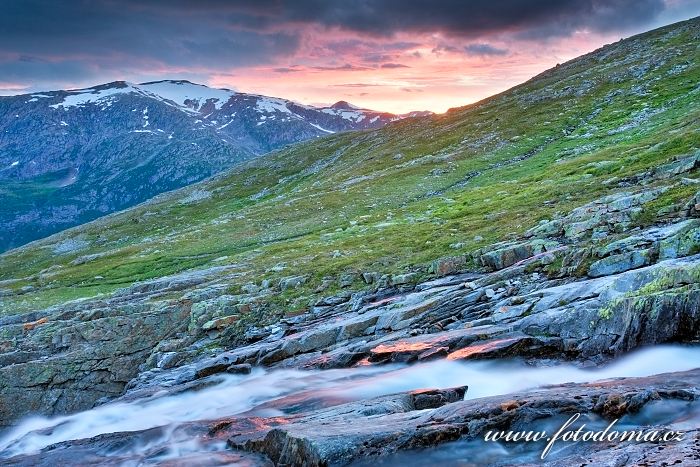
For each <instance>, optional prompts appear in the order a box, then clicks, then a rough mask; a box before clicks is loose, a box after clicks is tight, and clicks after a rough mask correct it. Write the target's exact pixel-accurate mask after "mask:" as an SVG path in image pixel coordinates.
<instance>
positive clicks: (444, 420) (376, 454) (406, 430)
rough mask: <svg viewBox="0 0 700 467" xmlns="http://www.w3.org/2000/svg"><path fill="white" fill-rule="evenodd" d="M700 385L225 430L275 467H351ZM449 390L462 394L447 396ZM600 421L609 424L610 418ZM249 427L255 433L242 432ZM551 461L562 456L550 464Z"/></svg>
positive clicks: (607, 410)
mask: <svg viewBox="0 0 700 467" xmlns="http://www.w3.org/2000/svg"><path fill="white" fill-rule="evenodd" d="M699 384H700V370H692V371H689V372H684V373H675V374H672V375H661V376H653V377H646V378H626V379H617V380H608V381H605V382H601V383H584V384H564V385H556V386H549V387H547V388H538V389H536V390H533V391H522V392H519V393H515V394H508V395H505V396H496V397H488V398H482V399H474V400H466V401H463V400H461V397H460V393H459V391H461V389H459V390H442V391H430V392H427V393H423V394H421V393H418V394H416V393H413V394H411V393H408V394H399V395H394V396H384V397H380V398H376V399H372V400H366V401H362V402H352V403H347V404H341V405H338V406H336V407H332V408H327V409H321V410H316V411H313V412H312V413H309V414H301V415H297V416H291V417H285V418H283V419H280V418H277V419H257V420H256V421H255V424H254V425H252V424H248V423H246V420H245V419H236V420H233V421H231V422H229V424H228V425H224V426H223V428H222V431H223V432H228V433H229V435H228V444H229V446H230V447H232V448H234V449H242V450H246V451H252V452H256V453H261V454H264V455H265V456H267V457H268V458H269V459H270V460H272V461H273V462H274V463H275V464H277V465H281V464H284V465H308V466H321V465H345V464H348V463H352V462H357V461H359V460H361V459H366V460H368V461H371V460H376V461H378V462H381V458H382V457H383V456H389V455H391V454H393V453H396V452H400V451H407V452H409V453H412V455H413V457H412V458H413V459H421V457H420V453H419V452H415V451H412V450H414V449H418V448H421V449H425V448H428V447H436V446H440V445H442V444H444V443H448V442H451V441H455V440H460V439H461V440H478V439H481V440H483V436H484V434H485V433H486V432H487V431H489V430H505V431H507V430H520V429H523V427H527V428H526V429H527V430H534V431H539V430H542V429H550V428H551V427H559V426H561V424H562V423H563V421H565V420H566V419H568V418H569V417H570V416H571V415H573V414H575V413H580V414H584V415H585V414H588V416H589V417H593V418H595V417H596V414H600V415H603V416H604V417H612V416H615V417H619V416H621V415H627V414H634V413H636V412H638V411H639V410H640V409H642V408H644V407H646V406H647V405H648V404H650V403H653V402H654V401H662V402H663V401H675V400H681V401H688V400H691V401H697V400H698V399H700V392H699V391H698V385H699ZM445 391H450V392H456V394H454V395H448V394H446V393H445ZM462 394H463V393H462ZM601 401H602V402H601ZM445 402H447V403H445ZM679 417H682V415H680V416H679ZM589 422H590V421H589ZM600 422H601V424H607V423H606V422H605V421H604V419H601V420H600ZM250 426H254V427H255V428H253V429H252V430H251V429H250V428H249V429H243V427H250ZM647 428H648V427H647ZM555 429H556V428H555ZM614 446H617V445H615V444H612V445H611V444H609V443H607V444H606V443H595V444H594V445H592V444H588V445H587V447H588V450H587V451H586V453H587V455H589V456H591V455H592V456H596V455H599V456H602V454H604V453H605V452H609V451H608V450H609V449H611V448H612V449H614ZM637 446H642V448H641V449H642V450H643V451H644V452H645V453H647V454H648V453H651V452H658V451H657V449H656V448H657V446H658V444H656V443H654V444H647V445H646V446H645V445H644V444H643V443H642V444H638V445H637ZM522 447H524V446H522ZM696 450H697V446H696ZM566 455H567V453H566V452H564V453H563V454H562V455H561V457H562V458H561V459H559V460H558V461H560V462H564V463H562V464H560V465H573V464H571V463H569V464H567V463H566V462H567V461H568V462H572V459H571V458H564V456H566ZM575 455H578V454H577V453H575ZM553 457H556V455H555V456H550V458H549V459H548V461H550V462H551V459H552V458H553ZM574 458H575V457H574Z"/></svg>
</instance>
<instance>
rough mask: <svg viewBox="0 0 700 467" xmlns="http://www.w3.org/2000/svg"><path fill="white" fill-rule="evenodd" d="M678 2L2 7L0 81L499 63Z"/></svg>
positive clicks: (375, 0)
mask: <svg viewBox="0 0 700 467" xmlns="http://www.w3.org/2000/svg"><path fill="white" fill-rule="evenodd" d="M684 1H685V0H676V1H671V0H538V1H532V0H501V1H498V2H496V1H493V0H470V1H468V2H467V1H464V0H441V1H435V0H354V1H352V2H348V1H347V0H236V1H228V0H199V1H197V2H193V1H191V0H149V1H147V2H144V1H142V0H92V1H90V2H84V1H74V2H58V1H55V0H5V1H4V2H2V12H1V14H0V76H2V79H3V80H4V81H6V82H12V83H19V84H21V85H23V86H24V85H29V86H30V87H32V88H34V89H36V88H40V87H46V86H48V85H49V84H50V85H51V86H54V84H55V85H56V86H58V85H66V83H70V84H72V83H76V84H88V83H86V81H87V82H89V84H94V83H95V82H98V81H100V80H103V81H111V80H115V79H130V80H147V79H151V78H152V79H157V78H162V77H173V78H187V79H195V80H196V79H199V80H205V81H207V80H209V79H210V78H211V77H212V76H221V75H223V74H231V72H232V71H234V70H249V69H250V68H251V67H266V69H267V70H272V72H274V73H281V74H284V73H287V74H291V73H295V70H297V68H296V67H293V66H286V64H288V63H299V64H302V65H303V66H302V67H300V68H298V69H301V70H302V71H305V72H309V71H311V72H313V71H329V72H332V71H339V72H342V71H360V70H375V71H379V70H387V69H392V68H403V66H408V65H410V66H412V67H413V68H418V67H417V66H416V65H414V62H415V59H418V58H421V59H424V60H426V61H428V60H430V57H428V53H426V51H429V50H431V49H432V50H433V53H434V54H435V55H439V54H442V53H460V54H467V55H469V54H471V55H482V56H497V55H502V54H503V53H505V52H506V51H505V49H499V48H496V47H493V46H490V45H488V44H489V43H490V42H494V41H495V39H496V38H498V39H499V40H498V41H497V42H495V43H498V44H502V43H505V44H508V47H509V48H511V42H517V41H535V43H537V41H542V40H548V39H552V38H555V39H558V38H563V37H567V36H571V35H573V34H574V33H576V32H578V31H589V32H594V33H608V32H615V33H618V32H619V33H620V34H622V33H624V32H625V31H626V30H639V28H640V27H643V26H645V25H648V24H651V22H653V21H656V20H657V19H658V18H661V17H668V16H669V12H671V11H676V10H678V8H680V7H677V6H674V5H677V4H678V3H679V2H680V3H681V4H682V5H681V6H682V7H683V9H684V10H683V11H686V10H687V11H691V10H692V12H694V13H695V14H697V11H698V9H697V8H696V7H695V6H692V7H688V6H687V5H686V3H687V2H686V3H683V2H684ZM684 5H685V6H684ZM674 8H676V10H673V9H674ZM684 14H685V13H684ZM664 15H665V16H664ZM635 28H636V29H635ZM436 42H437V43H438V44H437V45H436ZM517 45H518V46H519V45H520V44H517ZM515 46H516V44H514V45H513V47H515ZM417 49H420V50H417ZM433 58H434V57H433ZM412 60H413V61H412ZM338 63H340V65H338ZM404 63H406V64H407V65H403V64H404ZM295 75H296V76H300V75H301V73H295ZM47 83H49V84H47Z"/></svg>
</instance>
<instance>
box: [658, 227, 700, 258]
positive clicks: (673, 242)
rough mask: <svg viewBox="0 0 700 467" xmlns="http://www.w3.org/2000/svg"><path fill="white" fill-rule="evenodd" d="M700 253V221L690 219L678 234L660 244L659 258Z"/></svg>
mask: <svg viewBox="0 0 700 467" xmlns="http://www.w3.org/2000/svg"><path fill="white" fill-rule="evenodd" d="M695 253H700V221H695V220H693V221H690V222H689V223H687V224H686V225H685V228H684V229H682V230H681V231H679V232H678V233H677V234H675V235H673V236H671V237H669V238H666V239H664V240H662V241H661V242H660V244H659V259H662V260H663V259H668V258H679V257H682V256H689V255H693V254H695Z"/></svg>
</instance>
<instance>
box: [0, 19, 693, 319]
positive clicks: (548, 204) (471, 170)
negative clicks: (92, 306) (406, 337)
mask: <svg viewBox="0 0 700 467" xmlns="http://www.w3.org/2000/svg"><path fill="white" fill-rule="evenodd" d="M699 43H700V20H698V19H694V20H691V21H688V22H684V23H679V24H676V25H672V26H669V27H666V28H663V29H659V30H656V31H652V32H650V33H646V34H643V35H640V36H636V37H633V38H630V39H627V40H625V41H622V42H618V43H615V44H612V45H609V46H606V47H604V48H602V49H600V50H598V51H595V52H593V53H591V54H589V55H586V56H583V57H581V58H578V59H576V60H573V61H571V62H568V63H565V64H563V65H560V66H557V67H556V68H554V69H551V70H548V71H546V72H545V73H543V74H541V75H539V76H537V77H535V78H533V79H532V80H530V81H528V82H527V83H524V84H523V85H520V86H518V87H516V88H513V89H511V90H509V91H507V92H505V93H503V94H500V95H497V96H494V97H492V98H489V99H486V100H484V101H482V102H479V103H476V104H474V105H470V106H467V107H462V108H459V109H454V110H451V111H449V112H448V113H446V114H444V115H440V116H435V117H429V118H424V119H416V120H411V121H403V122H397V123H396V124H392V125H389V126H387V127H385V128H383V129H381V130H376V131H366V132H354V133H346V134H341V135H337V136H336V135H334V136H329V137H326V138H323V139H319V140H316V141H313V142H309V143H302V144H298V145H295V146H292V147H289V148H287V149H284V150H282V151H278V152H274V153H271V154H269V155H267V156H264V157H262V158H259V159H257V160H254V161H251V162H248V163H245V164H244V165H242V166H239V167H237V168H236V169H234V170H233V171H229V172H227V173H225V174H223V175H221V176H217V177H215V178H214V179H211V180H208V181H205V182H203V183H200V184H197V185H194V186H192V187H188V188H186V189H183V190H179V191H176V192H173V193H169V194H167V195H162V196H160V197H158V198H156V199H154V200H152V201H151V202H149V203H146V204H143V205H140V206H138V207H136V208H133V209H130V210H128V211H125V212H122V213H119V214H116V215H112V216H110V217H107V218H104V219H101V220H98V221H95V222H92V223H90V224H86V225H84V226H80V227H77V228H74V229H71V230H69V231H66V232H64V233H62V234H59V235H55V236H53V237H50V238H48V239H45V240H42V241H39V242H35V243H33V244H30V245H28V246H26V247H24V248H21V249H17V250H13V251H10V252H7V253H5V254H4V255H2V256H0V281H2V282H0V289H2V293H1V294H0V314H13V313H18V312H21V311H27V310H33V309H38V308H41V307H45V306H48V305H52V304H56V303H60V302H62V301H65V300H68V299H75V298H80V297H89V296H95V295H98V294H104V293H108V292H111V291H114V290H116V289H118V288H121V287H125V286H127V285H129V284H131V283H133V282H136V281H142V280H146V279H150V278H155V277H160V276H164V275H168V274H172V273H175V272H178V271H182V270H186V269H190V268H203V267H211V266H219V265H225V264H233V265H235V266H236V268H237V270H238V271H239V272H240V275H238V276H237V277H236V278H235V279H233V280H232V282H231V284H230V288H231V290H232V291H236V290H238V289H239V288H240V286H242V285H244V284H247V283H255V284H260V283H261V282H262V281H263V280H264V279H269V280H271V281H272V282H273V283H276V282H277V281H279V280H280V279H281V278H284V277H288V276H297V275H304V276H306V277H307V281H306V282H305V283H304V284H303V285H302V286H301V287H298V288H295V289H290V290H286V291H284V292H283V293H282V294H280V295H277V296H275V297H274V298H271V299H270V300H271V302H270V303H269V305H270V309H272V310H279V311H281V312H284V313H295V312H299V311H301V310H302V309H304V308H305V307H307V306H308V305H309V303H310V301H312V299H313V298H314V297H316V296H318V295H319V294H323V295H328V294H329V293H331V292H332V291H333V289H334V288H337V287H339V285H338V281H337V280H336V279H338V278H339V277H340V276H341V275H343V274H347V273H353V272H355V273H359V272H377V273H380V274H383V273H391V274H398V273H402V272H411V271H415V272H418V275H419V276H418V277H420V276H425V275H427V274H428V268H427V266H428V265H429V264H430V262H431V261H433V260H435V259H436V258H440V257H444V256H448V255H457V254H466V253H469V252H472V251H474V250H476V249H478V248H480V247H481V246H484V245H486V244H490V243H493V242H495V241H500V240H507V239H509V238H513V237H515V236H517V235H520V234H522V233H523V232H524V231H525V230H527V229H529V228H531V227H533V226H534V225H536V224H537V223H538V222H539V221H541V220H543V219H551V218H552V217H553V216H555V215H556V214H557V212H559V213H562V212H565V211H567V210H569V209H571V208H574V207H577V206H580V205H582V204H584V203H585V202H588V201H590V200H592V199H595V198H597V197H600V196H602V195H605V194H608V193H613V192H619V191H621V190H628V191H635V190H637V189H640V188H643V187H639V186H636V185H635V183H634V182H633V181H631V180H633V178H630V177H633V176H635V175H638V174H640V173H643V172H645V171H647V170H649V169H650V168H653V167H655V166H658V165H661V164H664V163H667V162H669V161H671V160H673V159H674V158H675V157H680V156H683V155H687V154H690V153H692V152H694V151H695V150H697V149H698V148H700V84H699V83H700V66H699V59H700V48H699V47H698V44H699ZM458 100H459V96H455V101H458ZM666 184H668V183H666ZM697 190H698V185H693V184H692V183H690V184H683V183H678V184H676V185H674V188H672V189H670V190H668V191H667V192H665V194H664V195H663V196H662V197H661V198H660V199H659V200H657V201H655V202H654V203H652V204H651V207H650V208H648V209H647V210H646V211H645V212H643V213H641V214H640V215H639V216H638V218H637V221H636V222H637V223H638V224H639V225H647V224H651V223H653V222H654V221H655V220H656V219H657V217H658V216H659V215H662V214H663V209H662V208H664V207H666V206H670V205H673V204H675V203H677V202H679V201H680V200H687V199H688V198H689V197H690V196H691V195H692V194H693V193H695V192H696V191H697ZM660 213H661V214H660ZM331 277H332V278H333V279H334V281H333V282H331V281H330V280H327V281H325V283H324V278H326V279H328V278H331ZM348 280H354V284H353V287H354V288H361V287H363V284H364V283H363V282H362V279H361V277H360V276H358V275H355V276H348ZM319 288H325V290H323V292H320V291H318V292H315V291H317V290H319Z"/></svg>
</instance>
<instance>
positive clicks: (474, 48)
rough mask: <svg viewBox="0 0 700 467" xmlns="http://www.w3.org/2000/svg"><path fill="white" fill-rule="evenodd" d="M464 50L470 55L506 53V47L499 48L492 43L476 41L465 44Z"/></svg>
mask: <svg viewBox="0 0 700 467" xmlns="http://www.w3.org/2000/svg"><path fill="white" fill-rule="evenodd" d="M464 51H465V52H467V53H468V54H469V55H506V54H507V53H508V51H507V50H506V49H499V48H498V47H494V46H492V45H490V44H484V43H475V44H469V45H466V46H464Z"/></svg>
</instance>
